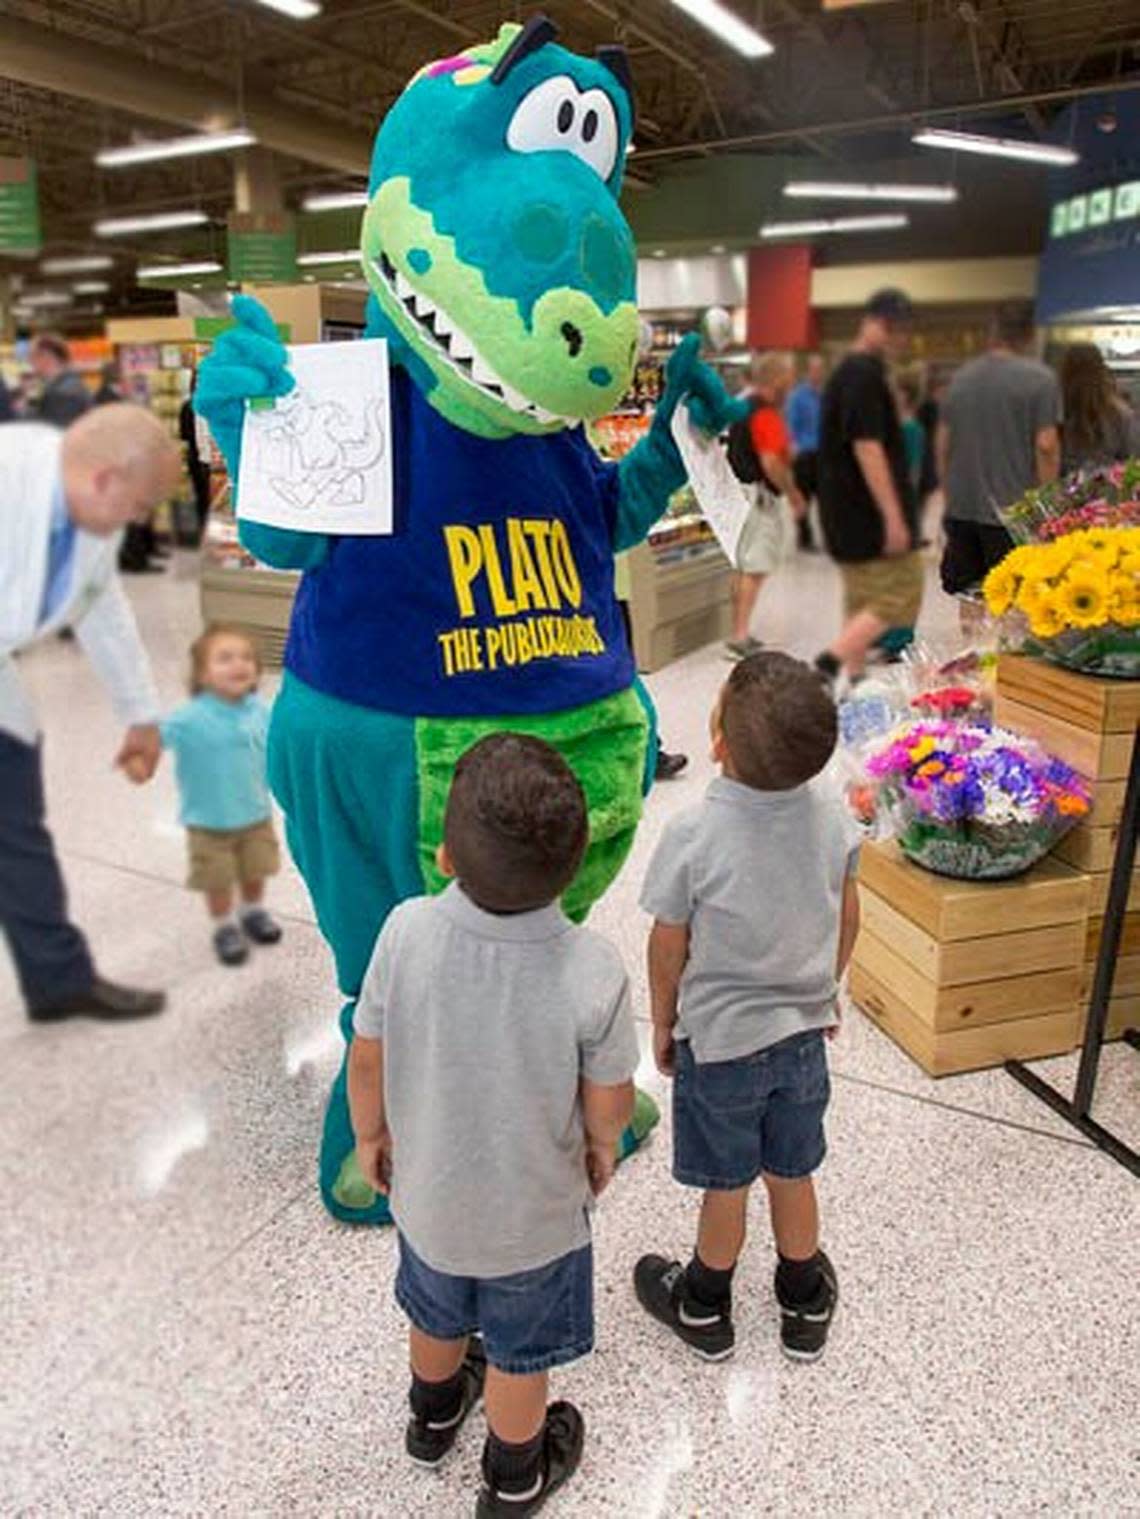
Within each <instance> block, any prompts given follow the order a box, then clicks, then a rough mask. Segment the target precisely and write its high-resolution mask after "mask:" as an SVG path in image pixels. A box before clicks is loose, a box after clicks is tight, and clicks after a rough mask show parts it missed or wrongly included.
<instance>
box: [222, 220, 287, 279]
mask: <svg viewBox="0 0 1140 1519" xmlns="http://www.w3.org/2000/svg"><path fill="white" fill-rule="evenodd" d="M227 243H228V257H227V263H228V266H229V277H230V281H231V283H233V284H235V285H292V284H295V283H296V281H297V225H296V223H295V221H294V220H293V217H292V216H291V215H290V214H289V213H288V212H287V211H273V212H268V213H267V212H258V211H250V212H234V213H233V214H232V215H231V216H230V219H229V231H228V239H227Z"/></svg>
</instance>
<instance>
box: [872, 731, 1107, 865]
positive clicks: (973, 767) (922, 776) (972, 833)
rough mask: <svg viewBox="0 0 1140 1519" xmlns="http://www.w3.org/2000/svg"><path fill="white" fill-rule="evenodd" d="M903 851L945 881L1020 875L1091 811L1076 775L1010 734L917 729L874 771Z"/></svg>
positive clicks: (899, 737) (879, 754)
mask: <svg viewBox="0 0 1140 1519" xmlns="http://www.w3.org/2000/svg"><path fill="white" fill-rule="evenodd" d="M867 772H868V774H869V776H870V777H871V779H872V780H873V781H874V782H875V783H876V784H877V785H878V789H879V800H880V804H881V806H882V807H884V808H885V809H886V811H887V813H888V815H889V817H890V819H891V822H892V824H893V826H894V831H895V833H896V836H897V838H898V843H899V847H900V848H901V849H902V850H903V852H904V854H906V855H907V856H908V857H909V858H910V859H912V860H913V861H914V862H915V863H916V864H918V865H922V866H924V867H925V868H926V869H927V870H931V871H934V872H935V873H937V874H938V875H947V876H957V877H961V878H964V879H967V880H986V879H999V878H1002V877H1005V876H1012V875H1019V874H1020V873H1021V872H1022V871H1024V870H1028V869H1029V867H1030V866H1031V865H1033V864H1035V863H1036V862H1037V861H1038V860H1039V859H1041V858H1042V856H1043V855H1045V854H1047V853H1048V852H1049V850H1050V849H1052V847H1053V845H1054V844H1055V843H1056V842H1057V840H1058V839H1059V838H1060V837H1061V835H1062V834H1063V833H1064V832H1065V831H1066V830H1067V829H1068V828H1070V827H1071V826H1072V825H1073V824H1074V823H1076V822H1077V821H1078V820H1079V819H1080V818H1082V817H1084V816H1085V815H1086V814H1087V813H1088V810H1089V805H1090V797H1089V790H1088V787H1087V785H1086V784H1085V782H1084V781H1083V780H1082V779H1081V777H1080V776H1078V775H1077V774H1076V772H1075V771H1074V770H1071V769H1070V768H1069V766H1068V765H1066V764H1064V763H1063V762H1062V761H1061V760H1058V759H1054V758H1052V757H1051V756H1049V755H1047V754H1046V753H1045V752H1044V751H1043V750H1042V749H1041V748H1040V747H1039V746H1038V745H1036V744H1034V743H1032V742H1031V741H1030V740H1027V739H1022V738H1019V737H1017V735H1016V734H1013V733H1008V732H1006V731H1005V730H1004V729H1001V728H989V727H984V726H982V725H980V724H968V723H961V722H953V721H933V722H927V721H923V722H916V723H909V724H907V725H906V726H904V727H902V728H900V729H898V730H897V731H896V732H895V733H894V734H892V735H891V737H890V739H889V740H888V741H887V742H886V744H884V745H883V746H882V747H881V748H880V749H879V750H877V751H876V752H875V753H874V754H872V755H871V757H870V759H869V760H868V762H867Z"/></svg>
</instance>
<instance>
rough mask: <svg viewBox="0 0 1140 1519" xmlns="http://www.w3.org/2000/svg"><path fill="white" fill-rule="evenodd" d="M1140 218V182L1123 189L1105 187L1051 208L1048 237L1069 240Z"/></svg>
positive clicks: (1136, 181)
mask: <svg viewBox="0 0 1140 1519" xmlns="http://www.w3.org/2000/svg"><path fill="white" fill-rule="evenodd" d="M1138 218H1140V179H1135V180H1131V181H1130V182H1129V183H1128V184H1124V185H1107V186H1105V187H1103V188H1102V189H1100V190H1092V191H1090V192H1089V193H1088V194H1087V195H1070V196H1069V198H1068V199H1067V200H1059V201H1058V202H1057V203H1056V205H1055V206H1054V207H1053V214H1052V217H1051V219H1050V223H1049V235H1050V236H1051V237H1071V236H1072V235H1073V234H1074V233H1077V232H1085V231H1089V230H1094V229H1096V228H1099V227H1110V226H1112V225H1113V224H1114V223H1116V222H1130V221H1135V220H1137V219H1138Z"/></svg>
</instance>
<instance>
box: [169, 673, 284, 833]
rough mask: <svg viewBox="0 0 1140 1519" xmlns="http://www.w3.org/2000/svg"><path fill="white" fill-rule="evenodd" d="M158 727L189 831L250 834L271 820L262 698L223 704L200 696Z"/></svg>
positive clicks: (266, 713)
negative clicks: (250, 829)
mask: <svg viewBox="0 0 1140 1519" xmlns="http://www.w3.org/2000/svg"><path fill="white" fill-rule="evenodd" d="M160 727H161V730H162V742H163V745H164V747H165V748H167V749H171V750H173V752H174V762H175V771H176V774H177V777H178V793H179V797H180V800H181V806H180V811H179V817H180V819H181V821H182V822H183V823H184V824H185V825H186V827H187V828H214V829H227V828H248V827H249V826H250V825H251V824H253V823H261V822H264V821H265V819H266V818H267V817H269V815H270V803H269V786H268V784H267V782H266V778H265V740H266V735H267V733H268V731H269V707H268V706H267V705H266V703H265V702H263V701H262V699H261V697H260V696H257V695H256V694H254V693H252V692H251V693H250V695H249V696H243V697H242V699H241V700H240V701H225V700H224V699H223V698H222V697H220V696H215V695H214V694H213V693H212V692H210V691H202V692H200V693H199V694H198V695H197V696H195V697H192V698H191V700H190V701H188V702H186V703H185V705H183V706H181V707H179V708H177V710H176V711H174V712H172V713H171V714H170V716H169V717H165V718H163V720H162V722H161V724H160Z"/></svg>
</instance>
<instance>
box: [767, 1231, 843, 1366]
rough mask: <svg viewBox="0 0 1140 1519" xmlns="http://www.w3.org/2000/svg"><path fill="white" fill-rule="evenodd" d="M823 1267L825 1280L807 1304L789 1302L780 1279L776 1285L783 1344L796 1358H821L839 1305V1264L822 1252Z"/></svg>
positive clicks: (820, 1258)
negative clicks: (834, 1263)
mask: <svg viewBox="0 0 1140 1519" xmlns="http://www.w3.org/2000/svg"><path fill="white" fill-rule="evenodd" d="M819 1269H820V1272H821V1273H822V1275H823V1280H822V1282H820V1284H819V1291H818V1292H817V1293H816V1295H815V1297H814V1298H812V1299H811V1301H810V1302H807V1303H785V1302H784V1301H783V1299H782V1298H781V1297H780V1288H779V1282H778V1281H777V1285H776V1301H777V1302H778V1303H779V1304H780V1316H781V1322H780V1344H781V1346H782V1347H783V1351H784V1354H785V1355H786V1356H787V1357H788V1358H789V1359H790V1360H793V1361H818V1360H819V1358H820V1356H821V1355H822V1354H823V1351H824V1346H825V1345H826V1344H827V1331H828V1330H829V1329H830V1328H831V1321H832V1319H833V1318H834V1317H835V1310H836V1308H837V1307H838V1305H839V1280H838V1278H837V1277H836V1275H835V1267H834V1266H833V1265H832V1264H831V1262H830V1261H829V1260H828V1258H827V1256H826V1255H824V1253H823V1251H822V1250H821V1251H820V1252H819Z"/></svg>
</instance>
